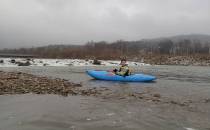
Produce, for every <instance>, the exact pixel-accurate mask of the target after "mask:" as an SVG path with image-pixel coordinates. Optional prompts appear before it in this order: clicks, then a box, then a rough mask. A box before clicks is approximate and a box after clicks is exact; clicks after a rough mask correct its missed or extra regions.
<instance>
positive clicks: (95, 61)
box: [93, 59, 101, 65]
mask: <svg viewBox="0 0 210 130" xmlns="http://www.w3.org/2000/svg"><path fill="white" fill-rule="evenodd" d="M93 64H94V65H101V61H99V60H97V59H94V60H93Z"/></svg>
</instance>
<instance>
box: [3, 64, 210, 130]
mask: <svg viewBox="0 0 210 130" xmlns="http://www.w3.org/2000/svg"><path fill="white" fill-rule="evenodd" d="M89 69H97V70H101V69H106V70H109V69H112V68H110V67H18V68H12V67H11V68H0V70H4V71H22V72H26V73H31V74H35V75H40V76H49V77H52V78H64V79H68V80H70V81H73V82H77V83H82V84H83V86H85V87H108V88H109V89H111V90H113V93H115V95H117V96H118V95H119V96H120V95H126V94H128V93H132V92H142V91H144V90H145V89H147V90H149V91H152V92H153V93H159V94H161V97H167V98H168V99H173V100H181V101H182V100H183V101H184V100H192V101H193V103H192V104H190V106H187V107H182V106H178V105H176V104H164V103H163V104H161V103H160V104H156V103H152V102H142V101H138V100H135V99H128V100H124V99H117V98H113V99H110V98H109V99H102V98H95V97H83V96H69V97H61V96H57V95H33V94H27V95H4V96H0V130H13V129H14V130H16V129H17V130H19V129H21V130H24V129H25V130H26V129H31V130H38V129H39V130H40V129H43V130H46V129H50V130H52V129H55V130H56V129H62V130H67V129H68V130H69V129H72V130H73V129H74V130H77V129H79V130H80V129H81V130H83V129H86V130H89V129H90V130H98V129H102V130H103V129H104V130H105V129H110V130H115V129H120V130H121V129H125V130H127V129H132V130H133V129H141V130H152V129H155V130H164V129H166V130H168V129H170V130H177V129H179V130H185V129H190V128H192V129H197V130H209V129H210V123H209V122H210V103H202V102H200V101H202V100H203V99H207V98H210V68H209V67H191V66H143V67H139V68H133V71H134V73H140V72H144V73H147V74H152V75H155V76H157V78H158V79H157V80H156V82H152V83H122V82H110V81H98V80H92V78H91V77H89V76H87V75H86V74H85V71H86V70H89Z"/></svg>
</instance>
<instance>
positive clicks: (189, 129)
mask: <svg viewBox="0 0 210 130" xmlns="http://www.w3.org/2000/svg"><path fill="white" fill-rule="evenodd" d="M185 129H186V130H196V129H193V128H187V127H185Z"/></svg>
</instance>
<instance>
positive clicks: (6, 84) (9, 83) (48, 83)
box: [0, 71, 100, 96]
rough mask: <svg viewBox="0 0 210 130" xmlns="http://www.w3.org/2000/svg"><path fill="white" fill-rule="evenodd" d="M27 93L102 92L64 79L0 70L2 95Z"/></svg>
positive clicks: (73, 93) (66, 94) (89, 93)
mask: <svg viewBox="0 0 210 130" xmlns="http://www.w3.org/2000/svg"><path fill="white" fill-rule="evenodd" d="M26 93H35V94H59V95H63V96H68V95H87V96H89V95H98V94H100V90H96V89H95V88H84V87H82V85H81V84H75V83H71V82H69V81H68V80H64V79H58V78H57V79H50V78H47V77H39V76H34V75H31V74H26V73H22V72H2V71H0V95H3V94H26Z"/></svg>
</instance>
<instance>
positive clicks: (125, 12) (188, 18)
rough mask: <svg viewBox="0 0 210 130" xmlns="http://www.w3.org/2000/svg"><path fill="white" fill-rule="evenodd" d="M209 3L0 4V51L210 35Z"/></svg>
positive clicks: (82, 0) (86, 0) (55, 0)
mask: <svg viewBox="0 0 210 130" xmlns="http://www.w3.org/2000/svg"><path fill="white" fill-rule="evenodd" d="M209 13H210V0H0V48H5V47H32V46H41V45H49V44H84V43H85V42H87V41H90V40H94V41H101V40H105V41H116V40H119V39H123V40H140V39H142V38H155V37H162V36H172V35H180V34H192V33H196V34H198V33H201V34H210V15H209Z"/></svg>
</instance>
